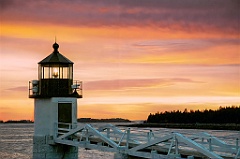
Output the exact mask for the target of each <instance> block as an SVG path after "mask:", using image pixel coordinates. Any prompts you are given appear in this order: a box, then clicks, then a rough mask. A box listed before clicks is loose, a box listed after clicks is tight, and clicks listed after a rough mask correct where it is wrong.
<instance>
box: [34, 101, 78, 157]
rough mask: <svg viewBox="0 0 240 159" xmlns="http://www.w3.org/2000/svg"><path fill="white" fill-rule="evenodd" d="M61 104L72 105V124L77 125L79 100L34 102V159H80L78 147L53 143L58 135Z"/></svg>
mask: <svg viewBox="0 0 240 159" xmlns="http://www.w3.org/2000/svg"><path fill="white" fill-rule="evenodd" d="M59 103H71V105H72V106H71V107H72V114H71V118H72V122H71V124H72V125H76V124H77V98H72V97H53V98H39V99H38V98H36V99H35V100H34V137H33V158H34V159H46V158H49V159H60V158H70V159H77V158H78V147H73V146H67V145H59V144H54V142H53V139H54V138H55V137H56V133H57V125H58V124H57V123H58V104H59Z"/></svg>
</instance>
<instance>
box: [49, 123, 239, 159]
mask: <svg viewBox="0 0 240 159" xmlns="http://www.w3.org/2000/svg"><path fill="white" fill-rule="evenodd" d="M56 125H59V124H56ZM74 127H75V128H74ZM57 130H58V131H57V132H56V135H55V138H54V142H55V143H59V144H66V145H72V146H78V147H83V148H87V149H96V150H100V151H110V152H116V153H122V154H125V155H130V156H136V157H142V158H181V157H185V158H186V157H188V158H191V157H192V158H193V157H194V156H196V157H208V158H218V159H221V158H225V157H232V158H235V159H237V158H240V147H239V146H238V139H237V140H236V145H229V144H227V143H225V142H224V141H222V140H220V139H218V138H216V137H214V136H211V135H210V134H207V133H199V134H195V135H193V136H192V137H189V138H188V137H186V136H184V135H182V134H180V133H170V134H168V135H165V136H162V137H158V136H156V134H154V133H153V131H151V130H150V131H149V132H148V133H146V135H145V136H143V135H139V134H136V133H131V130H130V128H127V129H126V130H124V131H122V130H120V129H118V128H117V127H115V126H113V125H111V124H107V125H105V126H102V127H100V128H98V129H95V128H94V127H92V126H91V125H90V124H86V125H84V126H77V127H76V126H72V125H69V126H68V127H66V128H62V127H61V128H59V127H58V128H57ZM59 132H60V133H59ZM63 132H65V133H63ZM143 138H144V139H145V140H143ZM138 139H139V140H138Z"/></svg>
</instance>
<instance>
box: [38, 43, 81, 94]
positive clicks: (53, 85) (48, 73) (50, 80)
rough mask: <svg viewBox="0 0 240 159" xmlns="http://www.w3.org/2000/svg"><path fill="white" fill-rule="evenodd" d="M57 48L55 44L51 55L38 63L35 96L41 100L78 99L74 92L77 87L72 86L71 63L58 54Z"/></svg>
mask: <svg viewBox="0 0 240 159" xmlns="http://www.w3.org/2000/svg"><path fill="white" fill-rule="evenodd" d="M58 48H59V45H58V44H57V43H56V42H55V43H54V44H53V49H54V50H53V53H52V54H50V55H49V56H47V57H46V58H44V59H43V60H42V61H40V62H39V63H38V65H39V69H38V90H37V91H38V92H37V96H38V97H43V98H48V97H69V96H77V97H80V95H78V93H77V92H76V89H77V88H78V87H77V86H76V85H75V86H73V62H72V61H70V60H69V59H68V58H66V57H65V56H63V55H62V54H60V53H59V51H58ZM35 83H36V80H35ZM79 84H80V83H79ZM79 84H78V85H79ZM74 90H75V91H74Z"/></svg>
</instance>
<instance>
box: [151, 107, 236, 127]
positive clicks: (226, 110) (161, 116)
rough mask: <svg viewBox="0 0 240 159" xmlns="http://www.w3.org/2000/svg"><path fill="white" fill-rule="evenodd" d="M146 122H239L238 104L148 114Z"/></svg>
mask: <svg viewBox="0 0 240 159" xmlns="http://www.w3.org/2000/svg"><path fill="white" fill-rule="evenodd" d="M147 122H148V123H219V124H224V123H236V124H239V123H240V106H231V107H219V109H218V110H211V109H210V110H203V111H200V110H195V111H193V110H190V111H187V109H185V110H184V111H183V112H182V111H179V110H177V111H171V112H168V111H165V112H162V113H159V112H157V113H155V114H150V115H149V116H148V119H147Z"/></svg>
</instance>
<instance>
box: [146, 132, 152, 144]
mask: <svg viewBox="0 0 240 159" xmlns="http://www.w3.org/2000/svg"><path fill="white" fill-rule="evenodd" d="M152 137H153V132H152V130H149V132H148V133H147V139H148V142H150V140H151V139H152Z"/></svg>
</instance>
